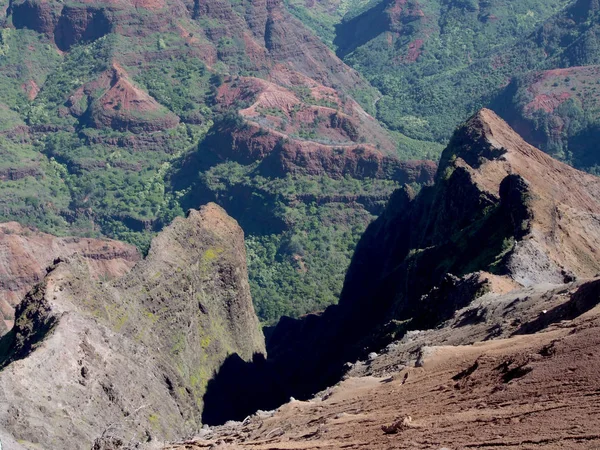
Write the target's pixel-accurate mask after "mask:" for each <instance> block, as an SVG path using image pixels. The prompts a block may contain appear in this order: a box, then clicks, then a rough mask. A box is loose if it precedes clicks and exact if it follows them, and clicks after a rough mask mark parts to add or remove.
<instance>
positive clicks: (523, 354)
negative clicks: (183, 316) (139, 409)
mask: <svg viewBox="0 0 600 450" xmlns="http://www.w3.org/2000/svg"><path fill="white" fill-rule="evenodd" d="M527 294H529V297H528V296H527ZM598 294H599V292H598V282H597V281H596V282H591V283H585V284H583V285H567V286H562V287H556V288H551V289H550V290H548V291H547V292H544V291H543V289H538V290H537V291H534V290H530V291H528V292H524V291H521V292H516V293H513V294H512V300H513V301H509V300H511V295H505V296H504V297H502V296H498V295H495V294H494V295H495V297H493V298H492V297H489V296H488V298H487V302H486V301H485V300H481V301H479V302H478V304H477V305H475V307H474V308H475V309H477V308H479V307H483V306H487V307H489V311H488V312H487V316H486V315H485V314H484V315H483V316H484V318H483V319H482V320H481V321H480V322H479V323H470V324H465V323H464V320H463V321H462V323H463V325H460V323H461V320H460V318H461V317H462V316H463V315H464V314H465V313H466V312H467V310H463V311H459V312H458V313H457V314H456V316H455V318H454V320H453V321H450V322H449V323H447V324H446V326H445V327H443V328H441V329H438V330H432V331H425V332H420V333H413V334H412V335H410V336H407V337H405V338H404V339H403V340H402V341H400V342H397V343H394V344H393V345H391V346H389V347H388V348H387V350H386V353H385V354H383V355H379V356H378V355H372V356H371V360H370V361H367V362H359V363H357V364H356V365H354V367H353V369H352V370H351V372H350V375H351V376H349V377H347V378H346V380H345V381H343V382H341V383H339V384H338V385H337V386H335V387H333V388H331V389H328V390H327V391H324V392H323V393H320V394H319V395H317V396H316V397H315V398H314V399H312V400H310V401H306V402H300V401H295V400H293V401H291V402H289V403H287V404H286V405H283V406H282V407H280V408H279V409H278V410H276V411H271V412H260V411H259V412H258V413H257V414H255V415H253V416H251V417H249V418H247V419H246V420H245V421H244V422H243V423H240V422H230V423H228V424H226V425H224V426H222V427H216V428H212V429H210V428H209V429H205V430H203V434H202V438H199V439H196V440H195V441H189V442H186V443H182V444H177V445H172V446H166V447H164V448H165V449H170V450H175V449H176V450H183V449H186V450H192V449H202V448H207V449H208V448H211V449H241V448H253V449H264V450H266V449H270V450H275V449H297V450H300V449H302V450H308V449H315V450H316V449H386V450H387V449H435V450H440V449H453V450H459V449H460V450H462V449H469V448H478V449H488V448H489V449H492V448H506V449H538V448H544V449H595V448H599V447H600V433H598V427H599V425H600V403H599V402H598V395H599V391H598V386H599V385H600V384H599V383H600V375H599V373H600V372H599V369H600V351H599V350H598V344H599V343H600V308H599V307H594V308H592V309H591V310H589V311H588V312H584V311H586V310H587V309H589V308H590V307H592V305H595V304H597V303H598V301H599V299H600V297H599V296H598ZM515 298H516V301H517V304H519V301H521V302H523V304H519V305H518V306H517V310H518V311H517V310H515ZM544 305H545V307H547V308H549V309H548V310H540V308H542V307H544ZM576 305H579V306H576ZM585 305H587V306H585ZM559 311H562V312H561V313H558V312H559ZM567 312H570V313H575V314H579V313H582V312H583V314H582V315H580V316H578V317H577V318H575V319H574V320H561V318H562V319H564V318H566V317H571V316H569V314H568V313H567ZM503 317H504V318H506V319H508V322H511V321H512V322H515V323H513V326H512V327H511V326H507V327H506V329H505V330H504V331H505V333H507V334H506V336H507V337H502V338H500V339H496V340H484V341H479V342H477V343H474V344H471V342H473V339H476V337H477V333H478V332H483V331H484V330H486V329H489V327H490V326H492V325H493V324H494V323H496V324H498V323H502V321H503ZM545 317H548V318H550V320H552V321H555V324H554V325H551V326H549V327H548V328H545V329H543V330H541V331H539V332H537V333H535V334H530V335H520V334H514V330H515V325H516V322H518V320H517V319H519V320H520V319H522V320H524V321H527V320H530V321H531V323H537V324H538V325H540V318H545ZM463 319H464V317H463ZM475 322H477V321H475ZM546 325H547V324H546ZM476 340H478V339H476ZM451 341H453V343H452V344H451V343H450V342H451ZM445 342H446V343H445ZM460 342H462V343H463V344H467V345H456V343H460ZM453 344H454V345H453ZM411 349H412V350H415V349H416V350H417V351H416V352H413V353H412V354H411V352H410V351H409V350H411ZM384 428H385V430H384Z"/></svg>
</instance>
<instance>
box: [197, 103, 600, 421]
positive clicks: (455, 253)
mask: <svg viewBox="0 0 600 450" xmlns="http://www.w3.org/2000/svg"><path fill="white" fill-rule="evenodd" d="M599 214H600V179H598V178H597V177H594V176H592V175H588V174H585V173H583V172H579V171H577V170H576V169H573V168H572V167H570V166H567V165H565V164H563V163H560V162H558V161H556V160H554V159H552V158H551V157H549V156H548V155H546V154H545V153H543V152H541V151H539V150H537V149H535V148H534V147H532V146H531V145H529V144H527V143H526V142H525V141H524V140H523V139H522V138H521V137H520V136H519V135H517V134H516V133H515V132H514V131H513V130H512V129H511V128H510V127H509V126H508V125H507V124H506V123H505V122H504V121H503V120H502V119H500V118H499V117H498V116H497V115H496V114H494V113H493V112H492V111H490V110H482V111H481V112H479V113H478V114H476V115H475V116H474V117H473V118H472V119H470V120H469V121H468V122H467V123H466V124H464V125H463V126H461V127H460V128H459V129H458V130H457V131H456V133H455V135H454V137H453V138H452V140H451V142H450V144H449V145H448V147H447V149H446V150H445V152H444V154H443V156H442V159H441V161H440V166H439V169H438V172H437V175H436V182H435V184H434V185H433V186H430V187H425V188H423V189H422V190H421V192H420V193H419V194H418V195H415V194H414V193H412V191H411V190H410V189H409V188H405V189H401V190H399V191H397V192H396V193H395V194H394V196H393V197H392V199H391V200H390V202H389V204H388V207H387V209H386V210H385V212H384V213H383V214H382V215H381V216H380V217H379V218H378V219H377V220H376V221H375V222H374V223H373V224H372V225H370V226H369V228H368V229H367V231H366V232H365V234H364V235H363V237H362V239H361V241H360V242H359V245H358V247H357V249H356V252H355V254H354V257H353V260H352V264H351V266H350V268H349V270H348V272H347V275H346V280H345V284H344V289H343V291H342V295H341V298H340V302H339V305H336V306H331V307H329V308H328V309H327V310H326V311H325V312H323V313H322V314H313V315H309V316H306V317H303V318H300V319H297V320H295V319H289V318H283V319H282V320H281V321H280V322H279V324H278V325H277V327H275V329H274V330H271V331H270V334H269V339H268V340H267V350H268V354H269V361H267V364H266V365H265V364H263V365H252V366H247V365H246V366H244V365H243V364H231V367H229V368H227V369H228V370H223V371H222V373H220V374H219V375H218V376H217V378H216V379H215V381H214V382H213V384H214V389H213V392H212V395H210V396H209V398H211V402H210V405H211V408H210V409H209V410H208V411H209V412H210V414H207V418H208V419H209V420H214V423H219V422H223V421H224V420H227V419H229V418H237V419H243V418H244V417H245V416H246V415H247V414H249V413H252V412H253V410H255V409H257V408H260V409H270V408H272V407H274V406H277V403H278V402H279V401H281V400H282V399H287V398H289V396H290V395H292V396H294V397H296V398H308V397H310V396H311V395H312V394H314V393H315V392H318V391H319V390H321V389H323V388H325V387H327V386H329V385H332V384H334V383H336V382H337V381H338V380H339V379H340V377H341V376H342V374H343V373H344V371H345V370H346V368H345V363H346V362H348V361H354V360H356V359H358V358H360V357H366V354H365V353H364V352H365V349H378V348H381V347H383V346H385V345H387V344H388V343H390V342H391V341H392V340H393V339H396V338H399V337H402V336H403V335H404V334H405V333H406V332H407V331H409V330H422V329H430V328H434V327H436V326H438V325H440V324H442V323H444V321H446V320H448V319H450V318H452V317H453V315H454V313H455V312H456V311H457V310H459V309H461V308H465V307H467V306H468V305H469V304H471V302H473V301H474V300H475V299H477V298H479V297H481V296H482V295H484V294H490V293H492V294H493V293H495V294H498V295H501V294H506V293H507V292H511V291H514V297H513V298H512V300H511V301H514V300H515V298H518V297H519V296H522V295H526V294H524V293H523V292H520V293H519V290H527V289H532V288H540V289H543V288H544V286H553V285H554V286H556V285H563V284H565V283H570V282H572V281H574V280H576V279H577V278H581V279H589V278H593V277H594V276H596V274H598V273H599V272H600V267H599V266H600V264H599V263H598V259H597V257H596V253H597V249H598V248H600V225H599V224H598V220H597V218H598V215H599ZM538 298H542V299H543V296H542V297H538ZM540 301H541V300H540ZM508 303H510V302H508ZM538 306H539V305H538ZM500 321H501V320H500ZM513 331H514V327H513ZM492 336H493V334H492ZM244 369H245V370H247V371H248V373H249V375H248V376H247V377H245V379H246V380H252V382H250V381H249V385H248V386H241V385H236V386H235V388H233V387H232V385H231V383H227V381H230V380H231V378H232V376H233V374H234V373H237V374H238V375H239V373H243V370H244ZM269 377H271V378H269ZM265 379H268V380H269V381H268V382H269V386H272V385H274V384H275V383H277V385H278V386H281V387H282V389H281V391H277V390H275V389H269V388H267V387H266V386H264V385H263V384H261V382H262V380H265ZM221 380H222V381H221ZM256 392H262V394H263V396H262V398H261V397H259V396H254V397H253V399H254V400H255V401H256V403H255V404H252V402H247V403H245V404H240V403H238V404H237V405H236V404H235V403H234V402H227V401H225V402H218V401H217V400H218V399H219V398H221V399H223V398H226V399H227V398H231V399H233V398H240V397H243V398H248V397H251V396H252V395H254V393H256ZM209 393H211V389H209ZM245 393H248V394H247V397H244V395H246V394H245ZM250 393H252V394H250ZM232 405H233V407H231V406H232ZM205 413H206V411H205ZM211 414H213V415H211Z"/></svg>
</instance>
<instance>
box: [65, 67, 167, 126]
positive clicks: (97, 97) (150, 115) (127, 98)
mask: <svg viewBox="0 0 600 450" xmlns="http://www.w3.org/2000/svg"><path fill="white" fill-rule="evenodd" d="M67 105H68V106H69V110H70V112H71V114H72V115H74V116H76V117H79V118H80V120H81V121H86V122H88V124H89V125H90V126H92V127H94V128H111V129H113V130H118V131H131V132H133V133H142V132H153V131H161V130H168V129H170V128H173V127H175V126H176V125H177V124H178V123H179V117H177V116H176V115H175V114H173V113H172V112H170V111H169V110H168V109H167V108H165V107H164V106H162V105H160V104H159V103H158V102H157V101H156V100H154V99H153V98H152V97H151V96H150V95H148V94H147V93H146V92H144V91H143V90H142V89H140V88H139V87H137V86H135V84H134V83H133V82H132V81H131V79H130V77H129V75H128V74H127V72H125V70H123V68H122V67H120V66H119V65H118V64H116V63H115V64H113V66H112V67H111V68H110V69H109V70H107V71H106V72H104V73H103V74H101V75H100V76H99V77H98V78H97V79H96V80H94V81H92V82H90V83H87V84H85V85H83V86H82V87H81V88H79V89H78V90H77V91H76V92H75V93H74V94H73V95H72V96H71V97H70V98H69V100H68V102H67Z"/></svg>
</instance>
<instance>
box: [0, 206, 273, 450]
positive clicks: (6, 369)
mask: <svg viewBox="0 0 600 450" xmlns="http://www.w3.org/2000/svg"><path fill="white" fill-rule="evenodd" d="M0 348H1V352H2V356H1V358H0V359H1V361H2V363H1V364H2V369H1V370H0V399H1V401H0V404H1V405H2V406H1V407H0V438H1V439H2V440H3V442H10V441H9V440H8V439H14V440H18V441H19V443H20V446H15V447H14V448H17V449H18V448H34V447H38V448H39V446H41V447H42V448H69V449H90V448H91V447H92V444H93V442H94V440H95V439H96V438H99V437H101V436H104V437H107V438H113V437H114V438H119V439H121V440H122V441H123V442H129V441H130V440H132V441H148V440H157V439H160V440H164V439H175V438H178V437H180V436H183V435H190V434H194V433H196V432H198V430H199V429H200V427H201V419H200V413H201V411H202V404H203V395H204V393H205V390H206V386H207V383H208V381H209V380H210V378H211V377H212V376H213V373H214V372H215V371H216V370H217V369H218V368H219V367H220V365H221V364H222V363H223V361H224V360H225V358H226V357H227V356H228V355H229V354H231V353H235V354H237V355H239V357H240V358H243V360H245V361H251V360H252V359H253V358H256V357H264V356H263V355H264V351H265V348H264V339H263V336H262V333H261V332H260V327H259V323H258V319H257V317H256V315H255V314H254V309H253V307H252V301H251V298H250V290H249V286H248V274H247V270H246V253H245V247H244V239H243V233H242V230H241V229H240V227H239V226H238V225H237V223H236V222H235V221H234V220H233V219H231V218H230V217H229V216H227V214H226V213H225V212H224V211H223V210H222V209H221V208H220V207H218V206H216V205H214V204H209V205H206V206H204V207H202V208H201V209H200V210H199V211H191V212H190V213H189V215H188V217H187V218H185V219H184V218H178V219H176V220H175V221H174V223H173V224H172V225H170V226H169V227H167V228H166V229H165V230H164V231H163V232H162V233H161V234H159V235H158V236H157V237H156V238H155V239H154V241H153V243H152V246H151V249H150V252H149V254H148V256H147V257H146V258H145V259H144V260H143V261H140V262H139V263H138V264H136V265H135V266H134V267H133V269H132V270H131V271H130V272H129V273H127V274H126V275H124V276H122V277H120V278H116V279H114V280H110V281H98V280H94V279H93V278H92V276H91V274H90V270H89V264H88V263H87V262H86V259H85V258H83V257H80V256H77V255H74V256H70V257H63V258H61V259H58V260H56V261H55V263H54V265H53V266H51V267H50V269H49V271H48V274H47V275H46V277H45V278H44V279H43V281H42V282H40V283H39V284H37V285H36V286H35V287H34V288H33V289H32V290H31V291H30V292H29V293H28V294H27V295H26V296H25V298H24V300H23V301H22V302H21V303H20V304H19V306H18V307H17V309H16V314H15V325H14V328H13V329H12V331H11V332H10V333H9V334H7V335H6V336H4V337H3V338H2V341H1V342H0Z"/></svg>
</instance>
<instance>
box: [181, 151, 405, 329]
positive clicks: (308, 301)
mask: <svg viewBox="0 0 600 450" xmlns="http://www.w3.org/2000/svg"><path fill="white" fill-rule="evenodd" d="M191 179H192V180H197V181H196V182H195V183H194V184H193V185H192V186H190V187H189V188H187V190H188V194H187V198H188V201H191V200H192V199H196V198H197V197H198V196H199V195H201V194H200V193H206V192H207V191H209V192H211V197H210V199H212V200H216V201H218V202H219V203H221V204H222V205H224V206H225V208H226V209H227V210H228V211H229V212H230V214H232V215H233V216H234V217H237V218H238V220H239V221H240V223H241V225H242V226H243V227H244V229H245V230H246V246H247V253H248V269H249V275H250V286H251V289H252V297H253V300H254V303H255V306H256V310H257V313H258V315H259V317H260V318H261V319H262V320H263V321H265V322H266V323H273V322H275V321H276V320H277V319H278V318H279V317H280V316H282V315H289V316H298V315H302V314H305V313H307V312H311V311H318V310H322V309H324V308H325V307H327V306H328V305H330V304H332V303H336V302H337V298H338V296H339V294H340V291H341V288H342V284H343V277H344V275H345V272H346V269H347V267H348V265H349V263H350V259H351V257H352V254H353V252H354V248H355V246H356V243H357V241H358V239H359V238H360V236H361V235H362V233H363V231H364V229H365V228H366V226H367V225H368V224H369V223H370V222H371V221H372V220H373V219H374V218H375V213H376V211H380V210H381V209H382V208H383V206H384V205H385V203H386V201H387V198H388V197H389V195H390V194H391V193H392V192H393V191H394V190H395V189H396V188H397V187H399V186H398V184H397V183H396V182H393V181H389V180H373V179H367V180H357V179H353V178H350V177H346V178H343V179H340V180H334V179H332V178H329V177H327V176H307V175H294V176H292V175H287V176H286V177H285V178H272V177H265V176H262V175H260V172H259V170H258V166H257V164H250V165H242V164H239V163H235V162H226V163H220V164H217V165H215V166H213V167H211V168H210V169H208V170H204V171H202V172H201V173H198V176H197V177H196V176H192V177H191ZM238 193H240V194H241V193H243V195H244V197H248V198H249V200H248V201H244V202H242V204H239V203H237V202H236V199H235V196H236V194H238ZM232 195H233V196H234V197H231V196H232ZM353 199H354V200H355V201H356V203H358V204H353V202H352V201H351V200H353ZM247 208H251V210H252V213H251V215H246V214H245V210H246V209H247Z"/></svg>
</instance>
